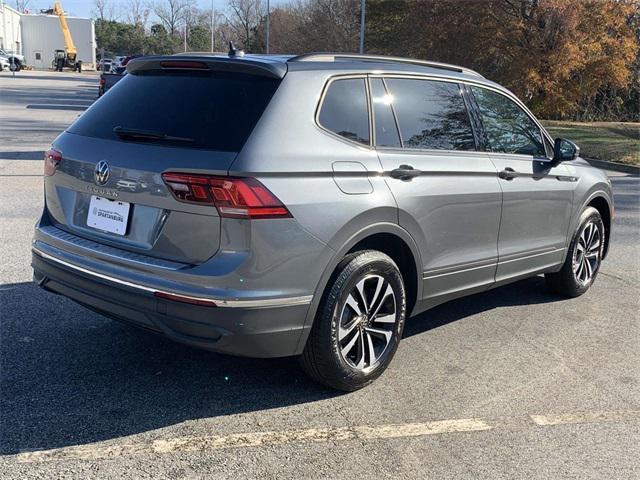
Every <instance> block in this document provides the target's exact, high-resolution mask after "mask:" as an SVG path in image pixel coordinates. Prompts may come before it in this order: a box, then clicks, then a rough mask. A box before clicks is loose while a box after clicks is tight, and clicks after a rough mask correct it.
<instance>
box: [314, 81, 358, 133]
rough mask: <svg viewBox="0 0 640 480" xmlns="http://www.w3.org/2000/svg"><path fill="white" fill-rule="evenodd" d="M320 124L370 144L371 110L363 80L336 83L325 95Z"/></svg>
mask: <svg viewBox="0 0 640 480" xmlns="http://www.w3.org/2000/svg"><path fill="white" fill-rule="evenodd" d="M318 122H319V123H320V125H322V126H323V127H324V128H326V129H327V130H329V131H331V132H333V133H335V134H337V135H340V136H341V137H344V138H347V139H349V140H352V141H354V142H358V143H361V144H363V145H369V139H370V133H369V108H368V105H367V90H366V86H365V79H364V78H345V79H341V80H334V81H332V82H331V83H330V84H329V87H328V89H327V92H326V93H325V96H324V99H323V102H322V105H321V107H320V113H319V115H318Z"/></svg>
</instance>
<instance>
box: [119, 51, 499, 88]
mask: <svg viewBox="0 0 640 480" xmlns="http://www.w3.org/2000/svg"><path fill="white" fill-rule="evenodd" d="M177 57H180V59H181V60H186V59H189V60H199V61H203V62H206V63H208V64H218V62H220V63H219V64H218V65H220V67H223V68H225V69H226V68H233V65H235V66H236V68H237V67H240V68H242V67H247V69H251V70H253V72H254V73H260V74H263V75H267V76H271V77H276V78H283V77H284V76H285V74H286V73H287V72H295V71H310V70H311V71H324V72H330V73H331V74H341V73H342V74H366V73H380V74H382V73H386V74H402V75H411V74H414V75H430V76H439V77H444V78H453V79H457V80H460V81H472V82H475V83H481V84H485V85H490V86H492V87H494V88H497V89H500V90H503V91H507V92H508V90H507V89H506V88H504V87H503V86H501V85H498V84H496V83H494V82H492V81H490V80H487V79H486V78H485V77H483V76H482V75H481V74H480V73H478V72H476V71H474V70H471V69H470V68H466V67H462V66H459V65H451V64H447V63H440V62H434V61H428V60H418V59H414V58H403V57H391V56H383V55H367V54H365V55H362V54H355V53H333V52H319V53H306V54H303V55H284V54H275V55H274V54H271V55H268V54H241V53H240V54H236V55H228V54H226V53H222V52H213V53H212V52H185V53H177V54H174V55H171V56H162V57H161V56H152V57H138V58H135V59H133V60H131V61H130V62H129V63H128V64H127V67H128V68H129V71H132V70H138V69H143V68H145V67H143V64H144V63H147V68H149V67H150V66H151V65H149V63H155V64H157V63H158V62H160V61H164V60H170V59H173V60H175V59H176V58H177Z"/></svg>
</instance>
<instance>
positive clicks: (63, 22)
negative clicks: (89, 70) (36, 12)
mask: <svg viewBox="0 0 640 480" xmlns="http://www.w3.org/2000/svg"><path fill="white" fill-rule="evenodd" d="M40 12H41V13H44V14H46V15H57V17H58V20H60V29H61V30H62V36H63V37H64V50H56V51H55V52H54V54H53V61H52V62H51V66H52V67H53V69H54V70H56V71H57V72H61V71H62V69H63V68H71V69H73V71H74V72H75V71H78V72H80V71H82V61H79V60H78V52H77V51H76V46H75V44H74V43H73V38H72V37H71V32H70V31H69V26H68V25H67V17H66V16H65V14H64V10H63V9H62V6H61V5H60V2H59V1H58V0H56V2H55V3H54V4H53V8H49V9H47V10H40Z"/></svg>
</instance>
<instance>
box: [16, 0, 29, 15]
mask: <svg viewBox="0 0 640 480" xmlns="http://www.w3.org/2000/svg"><path fill="white" fill-rule="evenodd" d="M29 2H30V0H16V10H18V11H19V12H22V13H25V12H26V11H27V8H28V7H29Z"/></svg>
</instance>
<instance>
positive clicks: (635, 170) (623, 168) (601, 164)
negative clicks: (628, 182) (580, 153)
mask: <svg viewBox="0 0 640 480" xmlns="http://www.w3.org/2000/svg"><path fill="white" fill-rule="evenodd" d="M582 158H583V159H584V160H586V161H587V162H589V163H590V164H591V165H593V166H594V167H596V168H602V169H603V170H612V171H614V172H622V173H631V174H633V175H640V167H638V166H636V165H627V164H624V163H617V162H605V161H604V160H596V159H594V158H584V157H582Z"/></svg>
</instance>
